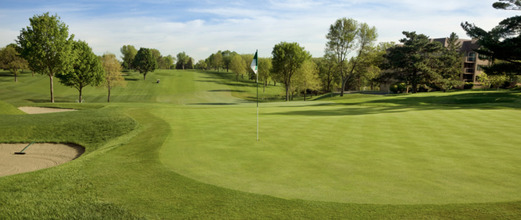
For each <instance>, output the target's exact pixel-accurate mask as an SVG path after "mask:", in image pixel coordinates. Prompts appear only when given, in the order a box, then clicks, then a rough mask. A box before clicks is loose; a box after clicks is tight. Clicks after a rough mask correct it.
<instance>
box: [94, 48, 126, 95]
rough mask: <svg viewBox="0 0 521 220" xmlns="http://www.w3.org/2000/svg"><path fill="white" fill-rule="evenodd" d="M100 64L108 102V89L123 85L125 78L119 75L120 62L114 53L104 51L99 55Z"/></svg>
mask: <svg viewBox="0 0 521 220" xmlns="http://www.w3.org/2000/svg"><path fill="white" fill-rule="evenodd" d="M100 59H101V65H102V66H103V69H104V70H105V87H107V89H108V94H107V102H110V91H111V89H112V88H114V87H116V86H123V85H125V78H123V76H122V75H121V69H122V67H121V64H120V63H119V61H118V60H117V59H116V55H114V54H111V53H105V54H103V56H101V57H100Z"/></svg>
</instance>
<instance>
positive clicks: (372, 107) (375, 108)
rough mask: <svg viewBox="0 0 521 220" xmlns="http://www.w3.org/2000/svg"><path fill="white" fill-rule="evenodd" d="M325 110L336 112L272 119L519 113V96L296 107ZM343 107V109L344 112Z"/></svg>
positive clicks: (467, 95) (486, 95)
mask: <svg viewBox="0 0 521 220" xmlns="http://www.w3.org/2000/svg"><path fill="white" fill-rule="evenodd" d="M302 106H304V107H317V108H318V107H326V106H331V107H333V109H316V110H315V109H311V110H302V111H298V110H297V111H287V112H279V113H273V115H300V116H350V115H369V114H386V113H399V112H405V111H411V110H413V111H426V110H458V109H490V110H492V109H519V108H521V96H520V93H519V92H511V91H509V92H483V93H465V94H454V95H448V96H435V95H433V96H420V97H417V96H414V97H408V96H403V97H393V98H382V99H376V100H369V101H361V102H351V103H314V104H311V103H310V105H299V106H294V107H302ZM342 106H344V108H342Z"/></svg>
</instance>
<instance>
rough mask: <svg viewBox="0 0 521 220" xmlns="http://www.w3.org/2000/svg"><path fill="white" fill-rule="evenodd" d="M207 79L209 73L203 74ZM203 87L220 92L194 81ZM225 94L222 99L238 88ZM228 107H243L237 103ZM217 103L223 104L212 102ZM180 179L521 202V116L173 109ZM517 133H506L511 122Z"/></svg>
mask: <svg viewBox="0 0 521 220" xmlns="http://www.w3.org/2000/svg"><path fill="white" fill-rule="evenodd" d="M198 74H200V73H198ZM193 83H194V87H196V88H204V87H206V86H210V85H211V87H212V88H211V89H212V90H215V89H216V88H215V86H216V85H215V84H202V83H199V82H197V81H194V82H193ZM219 86H222V87H221V88H219V89H221V90H222V91H226V90H229V89H230V88H228V87H226V86H224V85H219ZM214 94H220V96H219V97H218V98H219V100H220V102H222V103H236V102H235V101H236V100H234V99H233V98H232V97H231V96H230V100H229V101H226V100H225V97H224V96H222V95H223V94H221V93H214ZM200 97H204V98H205V99H207V100H206V102H207V103H213V102H212V101H211V100H212V99H213V97H212V96H211V95H208V94H206V93H205V95H204V96H200ZM153 112H154V113H155V114H156V115H157V116H159V117H161V118H162V119H164V120H165V121H167V122H168V123H169V124H170V126H171V129H172V134H171V135H170V136H169V137H168V138H167V140H166V142H165V143H164V145H163V147H162V149H161V151H160V160H161V161H162V162H163V163H164V164H165V165H166V166H167V167H169V168H170V169H171V170H173V171H175V172H177V173H180V174H182V175H184V176H187V177H190V178H193V179H195V180H198V181H202V182H205V183H208V184H213V185H217V186H222V187H226V188H230V189H236V190H240V191H245V192H252V193H258V194H266V195H272V196H276V197H281V198H288V199H304V200H317V201H333V202H346V203H369V204H447V203H480V202H501V201H514V200H518V199H519V198H521V191H519V190H518V186H519V184H521V169H520V168H521V156H519V155H521V147H519V146H521V140H520V139H518V138H514V137H517V135H518V134H519V132H521V120H520V119H518V118H519V117H517V116H518V115H519V111H518V110H512V109H498V110H490V109H479V108H476V109H458V108H454V109H451V108H443V107H439V108H438V107H434V108H433V107H432V106H431V107H425V108H422V107H416V108H408V107H406V106H394V107H393V106H392V105H384V104H382V105H378V104H374V103H370V102H368V103H361V104H357V105H348V104H345V103H344V104H342V103H330V102H322V103H320V102H308V103H304V102H296V103H279V104H273V103H272V104H262V105H261V119H260V121H261V141H260V142H256V141H255V137H256V136H255V128H256V127H255V123H256V120H255V113H256V110H255V105H254V104H229V105H210V104H204V103H203V100H200V105H187V106H170V107H162V108H157V109H154V110H153ZM507 121H508V123H505V122H507Z"/></svg>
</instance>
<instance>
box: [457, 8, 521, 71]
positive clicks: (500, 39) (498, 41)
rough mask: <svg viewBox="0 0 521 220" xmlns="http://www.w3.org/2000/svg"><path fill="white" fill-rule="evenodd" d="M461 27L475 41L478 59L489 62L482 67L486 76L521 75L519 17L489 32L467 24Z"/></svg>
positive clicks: (502, 23) (520, 28) (504, 22)
mask: <svg viewBox="0 0 521 220" xmlns="http://www.w3.org/2000/svg"><path fill="white" fill-rule="evenodd" d="M518 3H519V1H516V4H518ZM461 26H462V27H463V29H464V30H465V31H466V32H467V35H468V36H470V37H472V38H475V39H477V43H478V44H479V45H480V47H479V49H477V50H476V52H477V53H479V54H480V57H482V58H484V59H486V60H489V61H490V62H491V65H490V66H484V67H482V68H483V69H484V70H485V72H486V73H487V74H490V75H501V74H507V75H520V74H521V16H514V17H510V18H506V19H504V20H503V21H501V22H500V23H499V25H497V26H496V27H494V28H493V29H492V30H490V31H485V30H483V29H482V28H480V27H478V26H476V25H474V24H470V23H468V22H465V23H462V24H461Z"/></svg>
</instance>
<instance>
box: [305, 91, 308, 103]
mask: <svg viewBox="0 0 521 220" xmlns="http://www.w3.org/2000/svg"><path fill="white" fill-rule="evenodd" d="M306 93H308V90H307V89H304V101H306Z"/></svg>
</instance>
